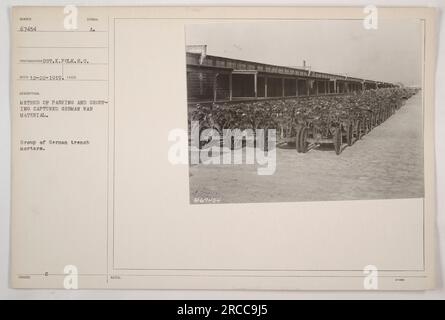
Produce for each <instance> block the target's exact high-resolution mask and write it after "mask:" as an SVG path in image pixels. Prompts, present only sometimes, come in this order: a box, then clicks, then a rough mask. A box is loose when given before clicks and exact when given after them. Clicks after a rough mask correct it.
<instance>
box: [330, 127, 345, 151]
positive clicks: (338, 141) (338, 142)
mask: <svg viewBox="0 0 445 320" xmlns="http://www.w3.org/2000/svg"><path fill="white" fill-rule="evenodd" d="M332 140H333V142H334V150H335V154H336V155H339V154H340V153H341V146H342V144H343V135H342V133H341V127H339V128H336V129H335V131H334V134H333V136H332Z"/></svg>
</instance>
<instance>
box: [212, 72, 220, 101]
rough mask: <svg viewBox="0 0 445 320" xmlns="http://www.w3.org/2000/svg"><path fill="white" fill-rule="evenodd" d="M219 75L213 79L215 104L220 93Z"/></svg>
mask: <svg viewBox="0 0 445 320" xmlns="http://www.w3.org/2000/svg"><path fill="white" fill-rule="evenodd" d="M218 75H219V73H217V74H215V78H214V79H213V102H215V101H216V98H217V97H216V95H217V93H218Z"/></svg>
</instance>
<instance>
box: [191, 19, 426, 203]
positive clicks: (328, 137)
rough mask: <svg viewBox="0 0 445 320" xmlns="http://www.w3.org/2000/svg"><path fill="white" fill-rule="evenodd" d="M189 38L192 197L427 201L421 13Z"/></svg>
mask: <svg viewBox="0 0 445 320" xmlns="http://www.w3.org/2000/svg"><path fill="white" fill-rule="evenodd" d="M185 35H186V46H185V51H186V63H187V68H186V69H187V95H188V97H187V108H188V110H187V112H188V122H189V186H190V203H191V204H217V203H262V202H301V201H335V200H374V199H406V198H423V197H424V159H423V100H422V95H423V94H422V72H423V70H422V63H423V62H422V61H423V51H422V50H423V41H422V39H423V24H422V21H421V20H415V19H400V20H397V19H391V20H385V19H380V20H379V21H378V24H376V25H371V26H366V24H365V23H364V21H363V20H358V19H357V20H293V21H289V20H265V21H262V20H258V21H246V22H214V23H200V24H189V25H186V28H185Z"/></svg>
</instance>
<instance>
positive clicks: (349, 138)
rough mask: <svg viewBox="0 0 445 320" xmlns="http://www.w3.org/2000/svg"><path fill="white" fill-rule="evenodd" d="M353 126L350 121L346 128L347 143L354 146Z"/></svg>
mask: <svg viewBox="0 0 445 320" xmlns="http://www.w3.org/2000/svg"><path fill="white" fill-rule="evenodd" d="M353 133H354V132H353V128H352V123H350V124H349V125H348V127H347V128H346V143H347V144H348V146H352V143H353Z"/></svg>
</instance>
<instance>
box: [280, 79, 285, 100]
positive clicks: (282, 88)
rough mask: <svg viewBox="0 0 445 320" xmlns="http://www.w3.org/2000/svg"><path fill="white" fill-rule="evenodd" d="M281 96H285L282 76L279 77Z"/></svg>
mask: <svg viewBox="0 0 445 320" xmlns="http://www.w3.org/2000/svg"><path fill="white" fill-rule="evenodd" d="M281 96H282V97H285V92H284V78H281Z"/></svg>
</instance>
